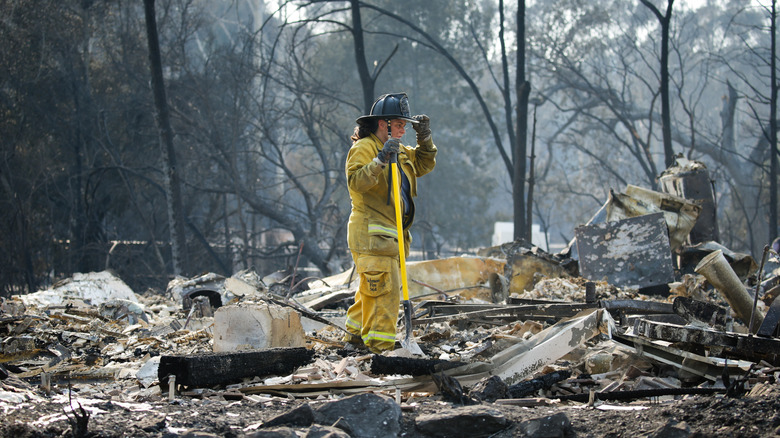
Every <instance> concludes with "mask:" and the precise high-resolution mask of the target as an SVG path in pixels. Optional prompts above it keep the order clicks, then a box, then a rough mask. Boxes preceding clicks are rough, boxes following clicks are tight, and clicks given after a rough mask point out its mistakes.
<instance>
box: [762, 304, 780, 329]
mask: <svg viewBox="0 0 780 438" xmlns="http://www.w3.org/2000/svg"><path fill="white" fill-rule="evenodd" d="M778 322H780V300H779V299H775V300H774V301H772V305H771V306H769V310H768V311H767V312H766V316H765V317H764V322H763V323H761V327H759V328H758V333H757V334H758V335H759V336H773V335H774V333H775V331H776V330H777V324H778Z"/></svg>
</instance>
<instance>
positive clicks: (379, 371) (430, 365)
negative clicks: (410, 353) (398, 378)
mask: <svg viewBox="0 0 780 438" xmlns="http://www.w3.org/2000/svg"><path fill="white" fill-rule="evenodd" d="M461 365H463V363H462V362H452V361H448V360H443V359H419V358H413V357H389V356H382V355H379V354H375V355H374V357H373V358H372V359H371V374H376V375H379V376H381V375H387V374H409V375H412V376H427V375H430V374H436V373H438V372H440V371H444V370H448V369H450V368H455V367H459V366H461Z"/></svg>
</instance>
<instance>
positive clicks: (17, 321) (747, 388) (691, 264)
mask: <svg viewBox="0 0 780 438" xmlns="http://www.w3.org/2000/svg"><path fill="white" fill-rule="evenodd" d="M627 192H630V193H633V195H627V194H618V193H613V194H612V196H611V197H610V200H609V201H608V202H607V204H605V208H603V209H602V210H605V211H606V212H604V211H601V212H600V213H599V214H597V216H596V217H594V220H592V221H591V222H589V223H588V224H586V225H583V227H581V228H580V229H578V231H577V233H576V234H577V240H576V242H574V245H573V246H571V247H570V248H568V249H567V250H566V251H564V252H562V253H560V254H548V253H545V252H544V251H542V250H540V249H539V248H537V247H534V246H531V245H528V244H525V243H524V242H521V241H517V242H511V243H507V244H504V245H501V246H498V247H493V248H488V249H485V250H483V251H480V253H479V255H477V256H463V257H452V258H448V259H440V260H431V261H419V262H409V265H408V278H409V283H410V296H411V298H412V300H413V303H414V305H415V315H414V319H413V323H412V325H413V331H412V333H413V336H414V338H413V340H414V342H415V343H416V344H417V345H419V346H420V347H421V349H422V351H423V353H424V355H422V356H420V355H413V354H411V352H410V351H409V350H407V349H405V348H402V347H401V343H400V342H399V343H397V346H398V347H399V348H397V349H396V350H395V351H393V352H390V353H385V354H383V355H374V354H370V353H369V352H367V351H362V350H360V349H355V348H354V347H348V346H345V344H344V343H343V342H341V337H342V335H343V319H344V309H345V308H346V306H347V305H348V304H349V301H350V300H351V297H352V296H353V295H354V292H355V289H356V286H357V284H356V278H355V275H354V273H353V272H351V271H346V272H343V273H341V274H338V275H335V276H333V277H329V278H323V279H308V280H307V281H303V282H301V281H296V277H300V275H301V274H299V273H296V272H294V270H293V271H292V272H287V273H272V274H269V275H266V276H264V277H263V276H261V275H259V274H258V273H256V272H252V271H245V272H240V273H237V274H236V275H234V276H232V277H228V278H225V277H222V276H219V275H216V274H205V275H201V276H198V277H195V278H188V279H183V278H180V279H176V280H174V281H172V282H171V283H170V284H169V285H168V287H167V290H166V291H165V292H164V293H163V292H159V291H144V292H140V293H136V292H134V291H132V290H130V288H128V287H127V285H126V284H125V283H123V282H122V280H121V279H119V278H117V277H116V276H115V275H113V274H112V273H111V272H108V271H105V272H96V273H87V274H76V275H74V276H73V277H71V278H69V279H66V280H65V281H62V282H60V283H58V284H55V285H54V286H52V287H51V288H50V289H47V290H45V291H40V292H37V293H34V294H29V295H24V296H16V297H13V298H11V299H7V300H4V301H3V303H2V313H0V323H2V324H0V334H1V335H2V355H0V382H2V387H1V388H0V408H1V409H2V410H3V413H4V417H5V421H4V422H3V424H2V425H0V436H7V437H11V436H40V437H52V436H77V437H82V436H149V437H163V436H165V437H173V436H235V437H243V436H256V437H263V436H277V437H282V436H288V437H295V436H299V437H300V436H310V437H315V436H332V437H338V436H352V437H369V436H378V437H385V436H537V437H542V436H629V435H636V436H656V437H662V436H664V437H668V436H773V435H774V434H775V433H776V431H778V427H779V426H780V414H778V413H777V412H778V408H780V402H778V401H777V400H778V398H777V395H778V394H779V393H780V391H778V385H777V381H778V377H779V376H780V360H778V356H777V355H778V352H780V344H779V343H780V340H779V339H778V338H777V336H776V335H777V322H778V320H780V305H778V304H776V303H775V301H774V297H775V296H776V295H777V293H778V290H780V286H778V284H780V277H778V268H780V261H779V260H778V256H777V254H776V253H774V252H773V251H772V249H771V248H769V247H767V249H766V250H765V252H764V254H763V256H764V257H763V258H762V260H760V261H758V262H756V261H754V260H753V259H752V258H751V257H749V256H745V255H742V254H735V253H733V252H731V251H729V250H728V249H727V248H724V247H722V246H721V245H719V244H717V242H715V241H706V242H700V243H696V244H693V243H691V242H690V238H687V237H685V236H688V235H689V233H690V232H691V229H692V227H693V226H694V224H695V223H696V216H695V215H696V214H698V212H699V211H700V209H698V210H697V209H696V208H694V207H696V206H699V205H701V204H697V203H688V202H686V201H685V200H684V199H681V198H671V199H672V200H673V201H677V202H678V204H679V205H678V207H679V206H682V208H677V209H676V210H675V209H671V210H663V209H661V208H656V207H657V206H658V205H663V206H665V207H666V208H669V207H668V206H669V205H673V204H674V203H671V202H670V201H669V200H670V198H669V197H668V196H670V195H663V194H657V193H655V192H651V193H648V192H647V191H644V190H636V189H631V190H628V191H627ZM648 196H649V197H650V198H649V199H650V200H648ZM653 196H656V197H660V199H662V201H663V202H660V201H659V202H655V201H653V198H652V197H653ZM631 203H634V204H635V205H634V206H633V207H631V208H634V209H635V208H637V206H639V207H642V208H643V211H642V212H641V214H629V215H624V216H626V217H620V215H619V214H618V212H619V211H620V212H625V211H628V207H626V206H627V205H628V206H630V204H631ZM618 204H619V205H618ZM616 205H617V206H616ZM691 205H693V207H691ZM691 212H693V213H691ZM688 214H693V215H694V216H693V219H690V218H689V217H683V216H684V215H688ZM599 215H601V216H602V218H601V219H598V216H599ZM659 227H662V228H663V227H666V228H665V230H666V231H665V232H664V233H661V236H662V237H663V236H666V237H663V238H662V239H659V238H658V234H657V233H656V229H657V228H659ZM680 236H682V237H680ZM686 239H688V241H686ZM673 256H674V257H673ZM575 257H576V258H575ZM667 271H670V272H671V277H670V276H669V275H670V274H668V272H667ZM670 279H671V281H669V280H670ZM756 290H757V291H758V292H756ZM778 303H780V302H778ZM398 332H399V333H398V338H399V341H400V339H401V338H402V337H403V336H404V333H405V328H404V327H403V326H401V327H400V328H399V331H398Z"/></svg>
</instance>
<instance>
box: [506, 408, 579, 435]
mask: <svg viewBox="0 0 780 438" xmlns="http://www.w3.org/2000/svg"><path fill="white" fill-rule="evenodd" d="M519 429H520V431H521V432H522V433H523V435H521V436H524V437H528V438H558V437H567V436H573V435H574V431H573V429H572V427H571V421H570V420H569V417H567V416H566V414H564V413H562V412H560V413H557V414H555V415H550V416H547V417H541V418H535V419H533V420H528V421H524V422H522V423H520V426H519Z"/></svg>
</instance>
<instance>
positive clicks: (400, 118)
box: [355, 115, 420, 123]
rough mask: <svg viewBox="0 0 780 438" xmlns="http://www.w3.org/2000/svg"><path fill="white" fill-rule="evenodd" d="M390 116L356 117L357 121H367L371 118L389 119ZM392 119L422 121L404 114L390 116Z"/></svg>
mask: <svg viewBox="0 0 780 438" xmlns="http://www.w3.org/2000/svg"><path fill="white" fill-rule="evenodd" d="M387 118H388V117H386V116H371V115H368V116H360V117H358V118H357V119H355V122H357V123H360V122H361V121H363V122H367V121H369V120H387ZM390 120H406V121H407V122H412V123H420V122H418V121H417V120H415V119H413V118H411V117H403V116H392V117H390Z"/></svg>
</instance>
